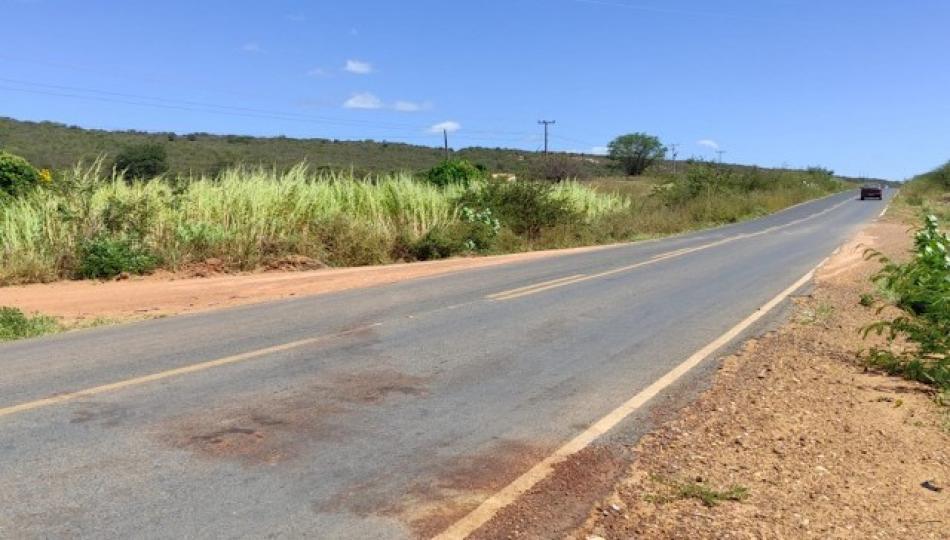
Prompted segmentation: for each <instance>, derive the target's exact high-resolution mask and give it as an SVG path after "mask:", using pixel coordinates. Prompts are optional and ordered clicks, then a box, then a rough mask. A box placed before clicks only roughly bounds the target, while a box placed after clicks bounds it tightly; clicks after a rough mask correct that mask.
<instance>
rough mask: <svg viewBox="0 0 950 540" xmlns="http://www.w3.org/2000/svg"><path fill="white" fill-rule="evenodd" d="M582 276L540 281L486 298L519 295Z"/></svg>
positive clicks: (576, 275) (575, 275)
mask: <svg viewBox="0 0 950 540" xmlns="http://www.w3.org/2000/svg"><path fill="white" fill-rule="evenodd" d="M583 275H584V274H574V275H573V276H567V277H562V278H557V279H552V280H550V281H542V282H541V283H533V284H531V285H526V286H524V287H518V288H517V289H508V290H507V291H501V292H497V293H494V294H489V295H488V296H487V298H492V299H494V298H498V297H502V296H508V295H510V294H515V293H520V292H522V291H528V290H532V289H536V288H538V287H545V286H548V285H556V284H558V283H561V282H564V281H569V280H572V279H577V278H579V277H582V276H583Z"/></svg>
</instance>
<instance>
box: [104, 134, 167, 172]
mask: <svg viewBox="0 0 950 540" xmlns="http://www.w3.org/2000/svg"><path fill="white" fill-rule="evenodd" d="M115 168H116V169H117V170H119V171H124V172H125V175H126V177H127V178H131V179H135V180H142V179H148V178H153V177H155V176H158V175H160V174H162V173H164V172H165V171H167V170H168V156H167V154H166V152H165V147H164V146H162V145H160V144H153V143H146V144H137V145H133V146H127V147H126V148H125V149H124V150H122V152H120V153H119V155H117V156H116V157H115Z"/></svg>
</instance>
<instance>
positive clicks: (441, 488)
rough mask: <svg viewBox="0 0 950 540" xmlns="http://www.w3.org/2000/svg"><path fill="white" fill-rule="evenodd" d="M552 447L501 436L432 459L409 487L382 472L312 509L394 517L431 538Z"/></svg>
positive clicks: (418, 533)
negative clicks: (465, 451)
mask: <svg viewBox="0 0 950 540" xmlns="http://www.w3.org/2000/svg"><path fill="white" fill-rule="evenodd" d="M549 450H550V449H549V448H542V447H540V446H537V445H533V444H530V443H527V442H524V441H517V440H497V441H494V442H493V443H491V444H488V445H486V446H484V447H483V448H482V449H481V450H480V451H478V452H475V453H472V454H466V455H461V456H453V457H448V458H443V459H441V460H440V459H438V458H436V457H431V458H429V462H430V466H429V468H428V470H426V471H422V472H420V473H418V478H416V479H414V480H411V481H410V483H409V485H407V486H402V487H397V488H395V489H393V488H392V486H391V485H390V484H391V483H392V482H393V480H392V479H390V478H389V477H386V476H383V477H381V478H378V479H376V481H374V482H372V483H367V484H365V485H362V486H358V487H355V488H352V487H351V488H350V489H348V490H347V491H346V492H345V493H339V494H337V495H336V496H335V497H333V498H332V500H329V501H316V502H314V504H313V510H314V512H317V513H324V512H328V513H339V512H346V513H350V514H354V515H357V516H361V517H368V516H384V517H390V518H395V519H398V520H399V521H401V522H403V523H405V524H406V525H407V526H408V527H409V528H410V529H411V530H412V532H413V534H414V536H416V537H419V538H429V537H432V536H433V535H435V534H437V533H439V532H441V531H442V530H444V529H445V528H446V527H448V526H449V525H451V524H452V523H454V522H455V521H456V520H458V519H460V518H461V517H463V516H465V515H466V514H467V513H469V512H470V511H472V510H473V509H475V508H476V507H477V506H478V505H479V504H481V503H482V501H484V500H485V498H487V497H488V496H489V495H491V494H493V493H495V492H496V491H498V490H500V489H501V488H503V487H504V486H506V485H507V484H508V483H510V482H511V481H513V480H514V479H515V478H517V477H518V476H520V475H521V474H522V473H524V472H525V471H527V470H528V469H530V468H531V467H532V466H533V465H534V464H536V463H537V462H538V461H540V460H541V459H543V456H544V455H545V454H546V453H547V452H548V451H549ZM394 491H395V492H396V493H402V494H403V496H402V498H401V499H399V500H396V501H394V500H393V498H392V497H393V496H392V493H393V492H394Z"/></svg>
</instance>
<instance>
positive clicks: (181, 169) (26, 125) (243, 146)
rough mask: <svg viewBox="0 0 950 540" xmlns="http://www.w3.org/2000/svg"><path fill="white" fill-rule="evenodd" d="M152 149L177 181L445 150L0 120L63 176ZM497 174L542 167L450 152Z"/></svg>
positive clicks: (601, 172)
mask: <svg viewBox="0 0 950 540" xmlns="http://www.w3.org/2000/svg"><path fill="white" fill-rule="evenodd" d="M144 142H153V143H159V144H162V145H163V146H164V147H165V149H166V151H167V153H168V161H169V166H170V168H171V172H172V173H180V174H189V173H195V174H200V173H214V172H216V171H218V170H220V169H222V168H224V167H227V166H229V165H234V164H238V163H243V164H250V165H257V164H262V165H266V166H268V167H270V166H276V167H277V168H278V169H284V168H289V167H291V166H292V165H294V164H296V163H299V162H300V161H303V160H306V161H307V162H308V163H310V164H312V165H313V166H314V167H328V168H333V169H350V168H352V169H353V170H354V171H355V172H356V173H358V174H365V173H384V172H391V171H421V170H425V169H428V168H430V167H432V166H433V165H436V164H437V163H438V162H439V161H440V160H442V159H443V151H442V149H440V148H433V147H429V146H417V145H411V144H404V143H394V142H378V141H369V140H367V141H340V140H334V139H292V138H289V137H250V136H245V135H213V134H209V133H190V134H175V133H150V132H143V131H132V130H129V131H105V130H98V129H84V128H80V127H77V126H67V125H65V124H59V123H55V122H26V121H20V120H15V119H12V118H4V117H0V148H3V149H5V150H7V151H10V152H13V153H15V154H18V155H21V156H23V157H25V158H26V159H28V160H29V161H30V162H31V163H33V164H34V165H36V166H37V167H47V168H51V169H61V168H64V167H68V166H71V165H73V164H75V163H76V162H78V161H80V160H85V161H89V160H92V159H94V158H96V156H98V155H100V154H104V155H105V156H106V159H108V160H109V162H110V163H111V160H112V159H113V158H114V156H115V155H116V154H117V153H118V152H120V151H121V150H122V149H123V148H125V147H127V146H130V145H134V144H139V143H144ZM453 155H454V156H456V157H463V158H466V159H469V160H471V161H472V162H474V163H480V164H482V165H485V166H486V167H488V168H489V169H490V170H492V171H496V172H508V173H514V174H518V175H519V176H524V175H527V174H528V173H529V172H530V171H533V170H536V169H537V167H539V166H541V163H542V158H543V156H542V155H541V154H538V153H535V152H527V151H523V150H512V149H504V148H480V147H473V148H464V149H461V150H457V151H454V152H453ZM571 157H572V159H571V161H572V162H573V163H574V164H575V166H576V167H577V168H578V169H579V171H578V172H579V173H581V174H582V175H584V176H606V175H609V174H611V171H610V169H609V168H608V160H607V159H606V158H604V157H603V156H593V155H580V154H572V155H571Z"/></svg>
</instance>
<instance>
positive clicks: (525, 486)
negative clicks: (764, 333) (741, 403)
mask: <svg viewBox="0 0 950 540" xmlns="http://www.w3.org/2000/svg"><path fill="white" fill-rule="evenodd" d="M827 261H828V258H827V257H826V258H825V259H824V260H822V261H821V262H820V263H818V264H817V265H815V267H814V268H812V269H811V270H809V271H808V272H807V273H806V274H805V275H804V276H802V277H801V278H799V279H798V281H796V282H795V283H793V284H792V285H790V286H789V287H788V288H786V289H785V290H783V291H782V292H780V293H779V294H778V295H776V296H775V297H774V298H772V299H771V300H769V301H768V302H767V303H766V304H765V305H763V306H762V307H760V308H759V309H757V310H756V311H754V312H753V313H752V314H751V315H749V316H748V317H746V318H745V319H743V320H742V321H741V322H739V323H738V324H736V325H735V326H733V327H732V328H730V329H729V330H728V331H726V332H725V333H724V334H722V335H721V336H719V337H718V338H716V339H715V340H713V341H711V342H710V343H708V344H707V345H706V346H704V347H703V348H701V349H699V350H698V351H696V352H694V353H693V354H692V355H690V356H689V358H687V359H686V360H684V361H683V362H682V363H681V364H679V365H678V366H676V367H675V368H673V369H672V370H670V371H669V372H668V373H666V374H665V375H663V376H662V377H660V378H659V379H658V380H656V381H655V382H654V383H653V384H651V385H650V386H648V387H646V388H644V389H643V390H641V391H640V392H638V393H637V394H636V395H635V396H633V397H632V398H630V399H629V400H627V401H626V402H624V403H623V404H622V405H620V406H619V407H617V408H616V409H614V410H613V411H611V412H609V413H608V414H607V415H606V416H604V417H603V418H601V419H600V420H598V421H597V422H595V423H594V424H592V425H591V426H590V427H588V428H587V429H585V430H584V431H582V432H581V433H580V434H578V435H577V436H575V437H574V438H573V439H571V440H570V441H568V442H567V443H566V444H565V445H563V446H561V447H560V448H558V449H557V450H556V451H555V452H554V453H553V454H551V455H550V456H548V457H546V458H544V459H543V460H541V461H540V462H538V463H537V464H536V465H535V466H534V467H532V468H531V469H529V470H528V471H527V472H525V473H524V474H522V475H521V476H519V477H518V478H516V479H515V480H514V481H513V482H511V483H510V484H508V485H507V486H505V487H504V488H502V489H501V490H500V491H498V492H496V493H495V494H494V495H492V496H490V497H489V498H488V499H486V500H485V501H483V502H482V503H481V504H480V505H479V506H478V507H477V508H475V509H474V510H472V511H471V512H469V513H468V514H467V515H466V516H465V517H463V518H462V519H460V520H458V521H456V522H455V523H454V524H453V525H452V526H450V527H449V528H448V529H446V530H444V531H443V532H441V533H440V534H439V535H438V536H436V537H435V539H436V540H460V539H463V538H465V537H467V536H468V535H470V534H472V533H473V532H475V531H476V530H478V529H479V528H480V527H481V526H482V525H484V524H485V523H487V522H488V521H489V520H491V518H492V517H494V516H495V514H497V513H498V511H499V510H501V509H502V508H504V507H506V506H508V505H509V504H511V503H512V502H514V501H515V500H517V499H518V497H520V496H521V495H522V494H524V493H526V492H527V491H528V490H530V489H531V488H532V487H534V486H535V485H536V484H537V483H538V482H540V481H542V480H544V479H545V478H547V476H548V475H550V473H551V472H552V471H553V470H554V466H555V465H557V464H558V463H561V462H563V461H565V460H566V459H567V458H569V457H570V456H571V455H573V454H575V453H577V452H579V451H581V450H583V449H584V448H586V447H587V446H589V445H590V444H591V443H592V442H594V441H595V440H596V439H597V438H598V437H600V436H601V435H603V434H604V433H607V432H608V431H610V429H612V428H613V427H614V426H616V425H617V424H619V423H620V422H621V421H623V420H624V419H625V418H627V417H628V416H630V415H631V414H632V413H633V412H635V411H636V410H637V409H639V408H640V407H642V406H643V405H644V404H646V403H647V402H648V401H650V399H652V398H653V397H654V396H656V395H657V394H659V393H660V392H661V391H662V390H664V389H665V388H667V387H668V386H670V385H671V384H673V383H674V382H676V381H677V380H678V379H680V378H681V377H682V376H683V375H685V374H686V373H687V372H689V371H690V370H691V369H693V368H694V367H696V366H697V365H699V364H700V363H701V362H702V361H703V360H705V359H706V358H707V357H709V356H710V355H711V354H713V353H714V352H716V351H717V350H718V349H719V348H721V347H722V346H724V345H726V344H728V343H729V342H730V341H732V340H733V339H735V338H736V337H737V336H738V335H739V334H741V333H742V332H743V331H745V330H746V329H747V328H749V327H750V326H752V325H753V324H754V323H755V322H756V321H758V320H759V319H761V318H762V317H764V316H765V315H766V314H767V313H769V312H770V311H771V310H772V309H774V308H775V306H777V305H778V304H780V303H781V302H782V301H784V300H785V299H786V298H788V297H789V296H791V295H792V293H794V292H795V291H797V290H798V289H800V288H801V287H802V286H804V285H805V284H806V283H808V282H809V281H810V280H811V279H812V278H813V277H814V275H815V271H816V270H818V268H820V267H821V266H822V265H823V264H825V262H827Z"/></svg>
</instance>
